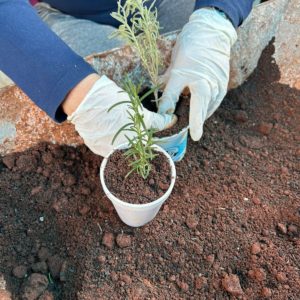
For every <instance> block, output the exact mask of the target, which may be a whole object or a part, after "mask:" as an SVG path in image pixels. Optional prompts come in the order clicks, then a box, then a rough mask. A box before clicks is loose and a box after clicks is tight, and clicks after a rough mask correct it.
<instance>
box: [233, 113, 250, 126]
mask: <svg viewBox="0 0 300 300" xmlns="http://www.w3.org/2000/svg"><path fill="white" fill-rule="evenodd" d="M233 119H234V120H235V121H237V122H239V123H245V122H247V121H248V115H247V113H246V112H245V111H244V110H236V111H234V112H233Z"/></svg>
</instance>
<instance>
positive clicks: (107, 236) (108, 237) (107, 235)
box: [102, 232, 115, 249]
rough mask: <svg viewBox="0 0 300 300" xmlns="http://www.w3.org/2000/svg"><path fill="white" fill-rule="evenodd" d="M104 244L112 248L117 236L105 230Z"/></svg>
mask: <svg viewBox="0 0 300 300" xmlns="http://www.w3.org/2000/svg"><path fill="white" fill-rule="evenodd" d="M102 244H103V245H104V246H106V247H107V248H108V249H112V248H113V247H114V244H115V237H114V235H113V234H112V233H111V232H105V233H104V235H103V238H102Z"/></svg>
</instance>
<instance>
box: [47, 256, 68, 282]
mask: <svg viewBox="0 0 300 300" xmlns="http://www.w3.org/2000/svg"><path fill="white" fill-rule="evenodd" d="M63 262H64V261H63V259H62V258H60V257H59V256H58V255H53V256H51V257H49V258H48V267H49V271H50V274H51V276H52V277H53V278H56V279H57V278H59V274H60V270H61V267H62V264H63Z"/></svg>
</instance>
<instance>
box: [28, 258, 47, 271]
mask: <svg viewBox="0 0 300 300" xmlns="http://www.w3.org/2000/svg"><path fill="white" fill-rule="evenodd" d="M31 269H32V271H33V272H35V273H42V274H47V272H48V266H47V264H46V262H44V261H41V262H37V263H35V264H33V265H32V266H31Z"/></svg>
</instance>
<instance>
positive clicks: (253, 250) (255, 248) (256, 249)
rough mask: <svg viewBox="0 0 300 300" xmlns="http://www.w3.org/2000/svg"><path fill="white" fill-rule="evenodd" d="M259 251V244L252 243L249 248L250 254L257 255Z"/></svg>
mask: <svg viewBox="0 0 300 300" xmlns="http://www.w3.org/2000/svg"><path fill="white" fill-rule="evenodd" d="M260 251H261V247H260V243H254V244H252V246H251V253H252V254H254V255H255V254H258V253H259V252H260Z"/></svg>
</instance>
